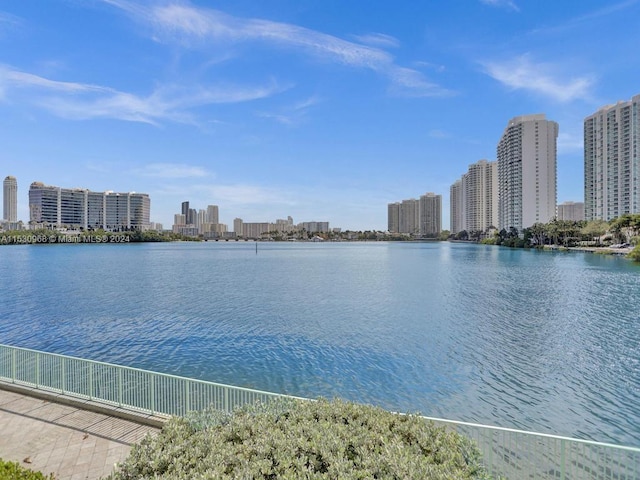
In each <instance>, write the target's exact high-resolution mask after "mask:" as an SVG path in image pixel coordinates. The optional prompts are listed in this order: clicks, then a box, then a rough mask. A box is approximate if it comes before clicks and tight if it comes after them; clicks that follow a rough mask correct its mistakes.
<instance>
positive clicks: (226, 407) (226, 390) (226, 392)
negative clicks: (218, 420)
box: [224, 387, 229, 413]
mask: <svg viewBox="0 0 640 480" xmlns="http://www.w3.org/2000/svg"><path fill="white" fill-rule="evenodd" d="M224 411H225V412H227V413H228V412H229V388H228V387H225V388H224Z"/></svg>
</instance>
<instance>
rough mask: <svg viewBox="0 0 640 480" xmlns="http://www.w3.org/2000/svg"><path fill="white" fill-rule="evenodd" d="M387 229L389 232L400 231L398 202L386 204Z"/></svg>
mask: <svg viewBox="0 0 640 480" xmlns="http://www.w3.org/2000/svg"><path fill="white" fill-rule="evenodd" d="M387 230H388V231H389V232H391V233H398V232H399V231H400V202H394V203H389V204H388V205H387Z"/></svg>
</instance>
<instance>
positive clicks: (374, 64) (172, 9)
mask: <svg viewBox="0 0 640 480" xmlns="http://www.w3.org/2000/svg"><path fill="white" fill-rule="evenodd" d="M103 1H105V2H106V3H109V4H111V5H113V6H115V7H118V8H120V9H122V10H123V11H125V12H127V13H128V14H129V15H131V16H132V17H133V18H135V19H136V20H137V21H139V22H142V23H143V25H145V26H146V27H147V28H150V29H152V35H153V38H155V39H158V40H159V41H163V42H168V43H175V44H180V45H182V46H183V47H187V48H208V49H210V48H212V47H214V46H219V45H221V44H224V42H230V43H244V42H261V43H263V44H265V45H271V46H272V47H278V48H284V49H292V50H296V51H302V52H305V53H306V54H308V55H310V56H312V57H316V58H319V59H323V60H325V61H326V60H328V61H332V62H335V63H338V64H342V65H346V66H349V67H353V68H363V69H368V70H372V71H374V72H376V73H377V74H380V75H383V76H386V77H387V78H389V79H390V81H391V82H392V84H393V89H392V90H393V91H394V92H395V93H399V92H402V93H403V94H405V95H414V96H442V95H447V94H449V93H450V92H448V91H447V90H446V89H445V88H443V87H441V86H439V85H437V84H435V83H432V82H429V81H428V80H427V79H426V78H424V76H423V74H422V73H420V72H418V71H416V70H411V69H409V68H406V67H402V66H400V65H398V64H396V63H395V60H394V58H393V56H392V55H390V54H389V53H388V52H387V51H385V50H383V49H382V48H379V47H380V46H381V45H382V44H383V43H384V46H386V47H389V46H391V44H393V46H396V45H397V42H396V41H394V40H395V39H394V38H393V37H390V36H388V35H383V34H372V35H369V36H365V37H364V39H366V40H367V43H372V42H373V43H375V45H376V46H371V45H367V44H364V43H355V42H350V41H347V40H343V39H341V38H338V37H335V36H333V35H328V34H325V33H322V32H318V31H316V30H311V29H308V28H304V27H300V26H297V25H293V24H288V23H281V22H274V21H269V20H262V19H250V18H249V19H247V18H239V17H234V16H231V15H228V14H226V13H224V12H221V11H218V10H213V9H207V8H199V7H196V6H193V5H191V4H189V3H186V2H180V3H176V2H173V3H162V4H154V3H151V4H149V5H148V6H142V5H139V4H133V3H131V2H129V1H127V0H103ZM361 41H362V40H361Z"/></svg>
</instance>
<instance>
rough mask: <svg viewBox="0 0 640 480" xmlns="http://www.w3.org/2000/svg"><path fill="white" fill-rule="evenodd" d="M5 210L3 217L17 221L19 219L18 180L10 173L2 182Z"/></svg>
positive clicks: (9, 220) (8, 220)
mask: <svg viewBox="0 0 640 480" xmlns="http://www.w3.org/2000/svg"><path fill="white" fill-rule="evenodd" d="M2 193H3V211H2V219H3V220H5V221H7V222H9V223H15V222H17V221H18V181H17V180H16V177H12V176H11V175H9V176H8V177H7V178H5V179H4V182H2Z"/></svg>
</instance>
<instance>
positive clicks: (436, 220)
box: [418, 192, 442, 237]
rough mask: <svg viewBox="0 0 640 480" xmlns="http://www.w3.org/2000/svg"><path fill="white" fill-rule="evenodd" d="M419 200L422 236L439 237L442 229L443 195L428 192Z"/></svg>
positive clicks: (420, 231)
mask: <svg viewBox="0 0 640 480" xmlns="http://www.w3.org/2000/svg"><path fill="white" fill-rule="evenodd" d="M419 202H420V203H419V207H418V211H419V213H418V215H419V219H420V220H419V221H420V223H419V233H420V236H422V237H437V236H438V235H440V232H441V231H442V195H436V194H435V193H432V192H427V193H425V194H424V195H421V196H420V200H419Z"/></svg>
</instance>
